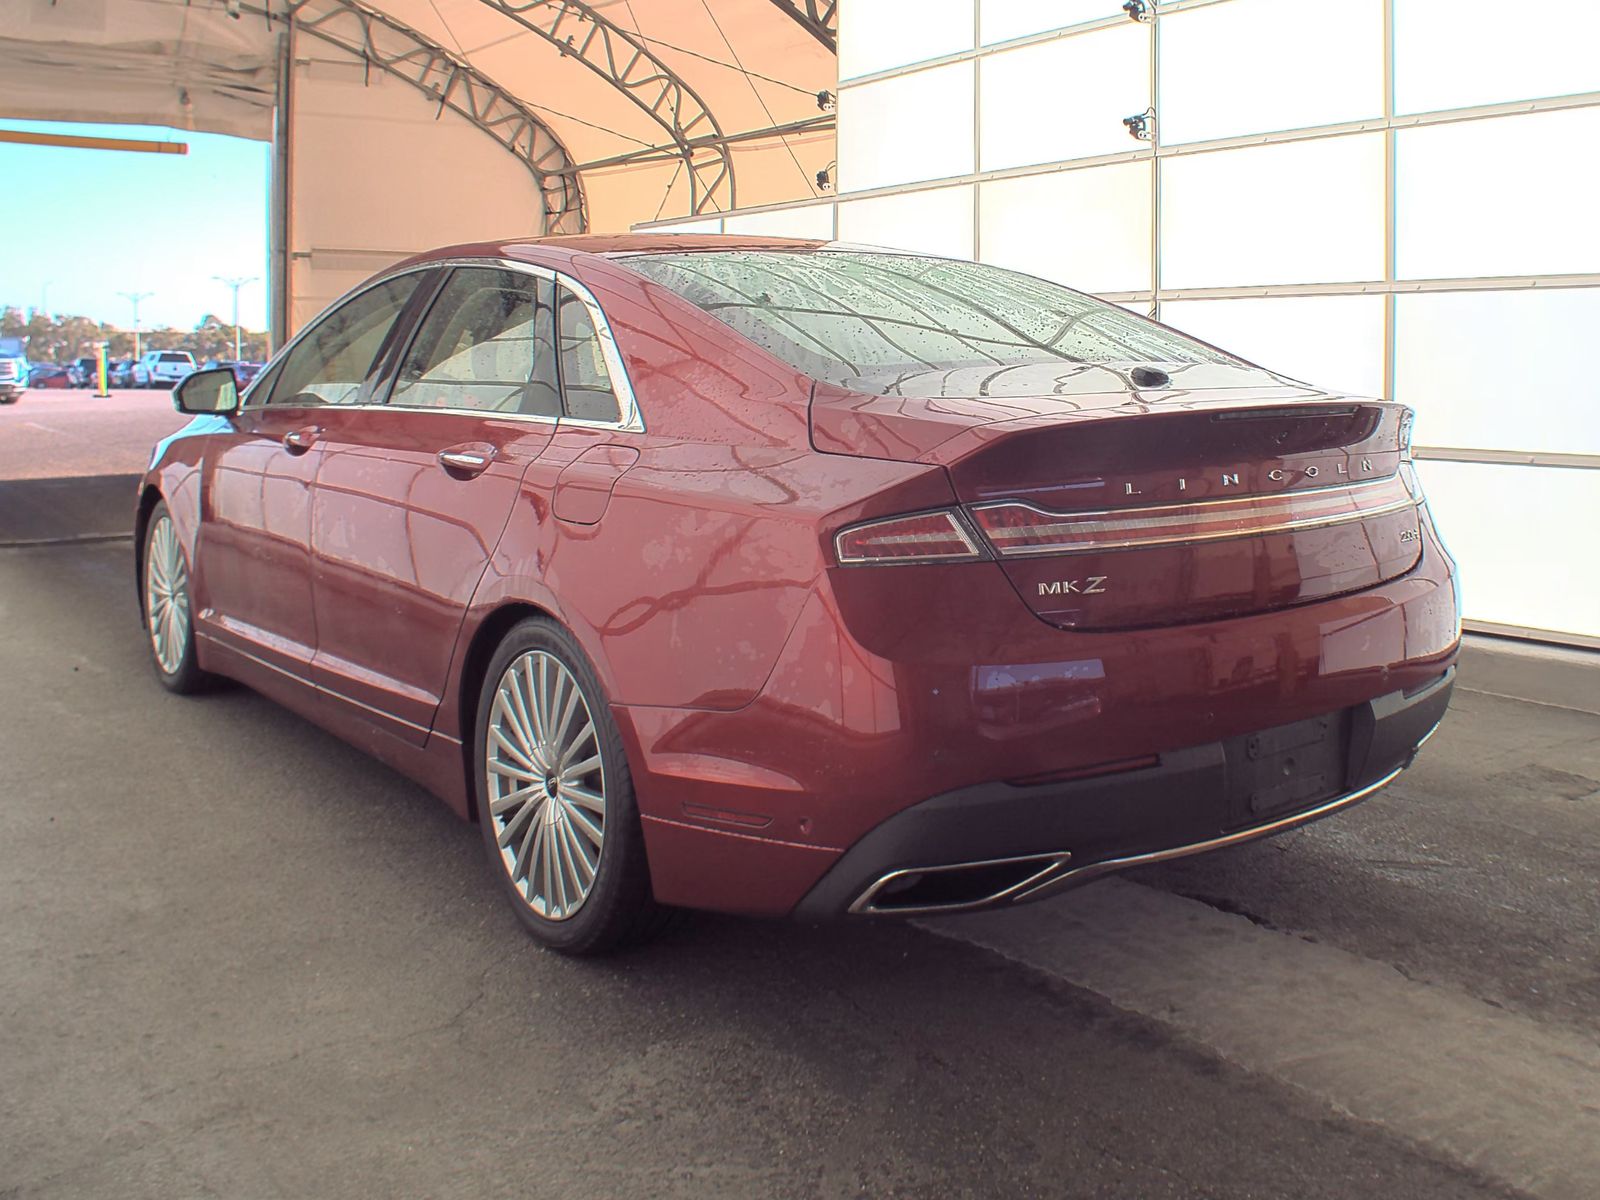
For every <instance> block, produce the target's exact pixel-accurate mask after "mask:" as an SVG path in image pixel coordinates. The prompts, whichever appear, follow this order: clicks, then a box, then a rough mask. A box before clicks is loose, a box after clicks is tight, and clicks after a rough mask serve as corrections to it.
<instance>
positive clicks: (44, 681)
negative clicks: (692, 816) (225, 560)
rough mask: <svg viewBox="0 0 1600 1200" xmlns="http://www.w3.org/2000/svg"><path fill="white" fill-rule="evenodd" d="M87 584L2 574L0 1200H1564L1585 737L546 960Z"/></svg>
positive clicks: (448, 874)
mask: <svg viewBox="0 0 1600 1200" xmlns="http://www.w3.org/2000/svg"><path fill="white" fill-rule="evenodd" d="M130 576H131V571H130V565H129V548H128V546H127V545H126V544H125V543H111V544H103V545H80V546H75V547H37V548H25V549H0V627H3V628H4V629H5V631H6V636H5V637H4V639H3V640H0V1197H36V1196H39V1197H42V1196H51V1197H74V1198H76V1197H100V1196H105V1197H112V1196H115V1197H119V1198H125V1197H177V1196H205V1195H218V1196H228V1197H257V1196H261V1197H266V1196H317V1197H341V1196H462V1197H479V1196H502V1195H504V1196H511V1195H518V1196H541V1197H542V1196H551V1197H554V1196H573V1197H588V1196H595V1197H635V1196H640V1197H643V1196H651V1197H655V1196H662V1197H680V1196H681V1197H739V1198H745V1197H791V1196H793V1197H836V1196H855V1195H862V1196H872V1197H899V1196H905V1197H921V1196H929V1197H933V1196H937V1197H957V1196H982V1197H1002V1196H1003V1197H1012V1196H1074V1197H1076V1196H1084V1197H1089V1196H1096V1197H1141V1198H1145V1197H1149V1198H1154V1197H1200V1196H1204V1197H1263V1198H1269V1197H1270V1198H1274V1200H1276V1198H1280V1197H1348V1196H1370V1197H1387V1196H1405V1197H1407V1198H1408V1200H1424V1198H1433V1197H1452V1198H1454V1197H1476V1196H1501V1195H1516V1194H1526V1195H1538V1196H1544V1197H1552V1198H1557V1200H1565V1198H1568V1197H1571V1198H1574V1200H1576V1198H1577V1197H1592V1196H1594V1195H1595V1194H1596V1185H1595V1181H1596V1180H1597V1179H1600V968H1597V964H1600V782H1597V780H1600V717H1597V716H1595V715H1592V714H1590V713H1586V712H1581V711H1577V710H1574V709H1568V708H1558V707H1548V706H1540V705H1535V704H1529V703H1526V702H1523V701H1517V700H1509V699H1504V698H1501V697H1496V696H1490V695H1486V694H1482V693H1479V692H1474V691H1472V690H1458V692H1457V697H1458V700H1457V704H1456V707H1455V710H1454V711H1453V713H1452V715H1451V717H1450V718H1449V720H1448V721H1447V723H1446V724H1445V726H1444V728H1443V730H1442V731H1441V733H1440V734H1439V736H1438V737H1437V738H1436V739H1435V740H1434V741H1433V742H1432V743H1430V745H1429V746H1428V748H1427V750H1426V751H1425V752H1424V756H1423V757H1422V759H1421V760H1420V761H1419V763H1418V765H1417V766H1416V767H1415V768H1414V770H1413V771H1412V772H1410V773H1409V774H1407V775H1406V776H1405V777H1404V778H1403V780H1402V781H1401V782H1400V783H1398V784H1397V785H1396V786H1394V787H1393V788H1391V789H1390V790H1389V791H1388V792H1386V793H1385V794H1383V795H1382V796H1380V797H1378V798H1375V799H1374V800H1372V801H1371V802H1369V803H1367V804H1365V805H1363V806H1361V807H1360V808H1358V809H1356V810H1354V811H1352V812H1350V813H1348V814H1345V815H1343V816H1341V817H1339V818H1337V819H1334V820H1331V821H1327V822H1323V823H1321V824H1319V825H1316V826H1313V827H1311V828H1309V829H1307V830H1304V831H1301V832H1298V833H1295V834H1291V835H1289V836H1286V837H1284V838H1280V839H1278V840H1276V841H1273V842H1270V843H1263V844H1259V845H1255V846H1251V847H1245V848H1241V849H1238V850H1234V851H1230V852H1227V853H1224V854H1219V855H1215V856H1212V857H1210V858H1206V859H1197V860H1192V861H1191V862H1188V863H1184V864H1178V865H1173V866H1169V867H1166V868H1162V869H1158V870H1148V871H1145V872H1143V873H1141V874H1140V875H1138V876H1137V877H1135V878H1133V879H1124V880H1112V881H1107V882H1105V883H1101V884H1096V885H1094V886H1092V887H1090V888H1086V889H1084V890H1083V891H1081V892H1077V893H1074V894H1071V895H1068V896H1066V897H1062V898H1060V899H1058V900H1056V901H1052V902H1049V903H1046V904H1041V905H1036V906H1033V907H1032V908H1028V909H1023V910H1018V911H1016V912H1012V913H1006V914H1000V915H995V916H983V917H974V918H966V919H949V920H946V921H943V922H938V923H928V924H922V925H910V924H874V923H859V924H844V925H836V926H832V927H819V928H809V927H802V926H798V925H790V924H764V923H757V922H751V921H742V920H734V919H728V918H720V917H709V916H707V917H698V918H695V919H693V920H691V921H688V922H686V923H684V924H682V925H680V926H679V927H677V928H676V929H675V930H673V931H672V932H671V933H670V934H669V935H668V936H667V937H666V938H665V939H664V940H662V941H660V942H658V943H657V944H655V945H653V946H651V947H648V948H646V949H643V950H641V951H637V952H635V953H632V954H629V955H626V956H623V957H620V958H616V959H613V960H609V961H603V962H598V963H575V962H570V961H567V960H564V959H561V958H559V957H556V956H554V955H550V954H545V953H542V952H540V951H538V950H536V949H535V948H534V947H533V946H532V945H531V943H529V942H528V941H527V940H526V938H525V937H524V936H523V935H522V934H521V932H520V931H519V929H518V928H517V926H516V924H515V921H514V919H513V917H512V916H511V914H510V913H509V912H508V911H506V910H505V909H504V907H503V902H502V901H501V900H500V898H499V897H498V896H497V895H496V894H495V893H494V891H493V890H492V889H491V887H490V879H489V877H488V874H487V868H486V866H485V864H484V863H483V861H482V852H481V849H480V847H479V844H478V840H477V837H476V834H475V832H474V831H473V830H472V829H471V828H470V827H468V826H466V825H463V824H460V823H458V822H456V820H455V819H454V818H453V817H451V816H450V815H449V814H448V813H447V812H446V811H445V810H444V808H443V807H442V806H441V805H439V804H438V803H436V802H435V801H433V800H432V799H430V798H429V797H427V796H426V795H424V794H423V793H421V792H420V791H419V790H418V789H417V788H415V787H413V786H412V785H410V784H408V783H406V782H404V781H402V780H400V779H398V778H397V777H396V776H394V775H393V774H391V773H389V772H387V771H386V770H384V769H383V768H381V767H379V766H377V765H376V764H374V763H372V762H370V761H369V760H367V759H365V758H363V757H362V756H361V755H359V754H358V753H356V752H355V751H353V750H351V749H349V748H347V747H345V746H344V745H342V744H341V743H339V742H337V741H335V740H334V739H332V738H330V737H328V736H326V735H324V734H323V733H321V732H319V731H318V730H316V729H314V728H312V727H311V726H309V725H307V724H305V723H304V722H302V721H300V720H298V719H297V718H295V717H292V716H290V715H288V714H287V713H285V712H284V711H282V710H281V709H278V708H276V707H275V706H274V705H272V704H270V703H269V702H267V701H265V700H263V699H261V698H259V697H257V696H255V695H253V694H251V693H249V692H247V691H244V690H241V689H234V690H231V691H226V692H223V693H221V694H217V695H212V696H209V697H205V698H201V699H182V698H178V697H174V696H171V695H168V694H167V693H166V692H164V691H163V690H162V689H161V688H160V687H159V686H158V685H157V684H156V682H155V680H154V679H153V677H152V676H151V674H150V670H149V667H148V665H147V661H146V651H145V648H144V645H143V642H142V638H141V631H140V629H139V627H138V625H137V623H136V618H135V615H134V609H133V602H132V595H131V583H130ZM1462 684H1463V687H1464V688H1465V689H1471V688H1472V687H1473V680H1472V679H1471V678H1463V680H1462Z"/></svg>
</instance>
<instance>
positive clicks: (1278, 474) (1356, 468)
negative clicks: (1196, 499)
mask: <svg viewBox="0 0 1600 1200" xmlns="http://www.w3.org/2000/svg"><path fill="white" fill-rule="evenodd" d="M1332 470H1333V473H1334V474H1335V475H1342V476H1344V477H1345V478H1346V479H1348V478H1350V476H1351V475H1371V474H1372V460H1371V459H1370V458H1362V459H1358V460H1356V462H1355V463H1353V464H1351V463H1344V462H1336V463H1333V464H1332ZM1296 471H1298V472H1299V474H1300V476H1301V478H1303V479H1317V478H1320V477H1321V475H1322V471H1323V468H1322V467H1320V466H1318V465H1317V464H1316V463H1310V464H1307V465H1306V466H1303V467H1297V468H1285V467H1273V468H1272V469H1271V470H1270V471H1268V472H1267V473H1266V476H1267V478H1268V479H1270V480H1272V482H1273V483H1282V482H1283V481H1284V480H1285V479H1288V478H1289V477H1290V476H1292V475H1293V474H1295V473H1296ZM1241 476H1242V472H1239V471H1223V472H1221V473H1220V475H1219V477H1218V482H1219V486H1221V487H1225V488H1234V487H1240V486H1241ZM1145 482H1146V483H1150V482H1154V481H1151V480H1146V481H1145ZM1189 482H1190V481H1189V480H1188V479H1187V478H1185V477H1184V476H1181V475H1180V476H1178V479H1177V484H1178V490H1179V491H1180V492H1186V491H1188V490H1189ZM1122 494H1123V495H1124V496H1142V495H1144V489H1143V488H1141V487H1139V486H1137V485H1136V484H1132V483H1124V484H1123V485H1122Z"/></svg>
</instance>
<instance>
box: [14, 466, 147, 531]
mask: <svg viewBox="0 0 1600 1200" xmlns="http://www.w3.org/2000/svg"><path fill="white" fill-rule="evenodd" d="M139 478H140V477H139V476H138V475H91V476H80V477H77V478H71V479H6V480H0V546H28V545H39V544H41V543H48V542H80V541H88V540H104V539H109V538H119V537H130V536H132V534H133V515H134V492H135V489H136V488H137V487H138V486H139Z"/></svg>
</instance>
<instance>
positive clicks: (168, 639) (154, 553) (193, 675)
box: [143, 500, 210, 695]
mask: <svg viewBox="0 0 1600 1200" xmlns="http://www.w3.org/2000/svg"><path fill="white" fill-rule="evenodd" d="M143 574H144V621H145V629H146V631H147V632H148V633H149V635H150V653H151V659H152V661H153V662H154V663H155V668H156V677H157V678H158V679H160V680H161V683H162V685H163V686H164V687H166V688H167V689H168V690H169V691H173V692H178V693H179V694H182V695H187V694H189V693H191V692H198V691H201V690H202V689H203V688H205V686H206V685H207V684H208V683H209V682H210V676H208V675H207V674H206V673H205V672H204V671H202V670H201V669H200V667H199V664H198V662H197V661H196V659H195V649H194V615H193V612H192V606H191V604H190V600H189V561H188V559H187V558H185V557H184V553H183V543H182V542H181V541H180V540H179V538H178V529H177V526H175V525H174V524H173V523H172V514H171V513H170V512H168V511H167V504H166V501H164V500H163V501H159V502H157V504H156V506H155V508H153V509H152V510H151V511H150V524H149V525H148V526H147V527H146V529H145V534H144V571H143Z"/></svg>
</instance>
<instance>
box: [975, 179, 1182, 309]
mask: <svg viewBox="0 0 1600 1200" xmlns="http://www.w3.org/2000/svg"><path fill="white" fill-rule="evenodd" d="M1150 171H1151V165H1150V164H1149V163H1148V162H1132V163H1118V164H1117V165H1115V166H1110V167H1087V168H1085V169H1083V170H1078V171H1056V172H1053V173H1052V174H1049V175H1025V176H1022V177H1021V178H1018V179H999V180H995V181H994V182H992V183H985V184H982V185H981V187H982V195H981V198H980V201H979V204H978V220H979V224H980V229H979V235H980V236H979V246H980V247H981V251H982V255H981V256H982V258H983V261H984V262H989V263H994V264H996V265H997V266H1002V267H1011V268H1013V269H1014V270H1018V271H1026V272H1028V273H1029V274H1030V275H1038V276H1041V277H1043V278H1045V279H1054V280H1056V281H1057V282H1058V283H1064V284H1066V285H1067V286H1068V287H1075V288H1080V289H1082V290H1083V291H1086V292H1131V291H1133V290H1134V289H1136V288H1148V287H1149V286H1150Z"/></svg>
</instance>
